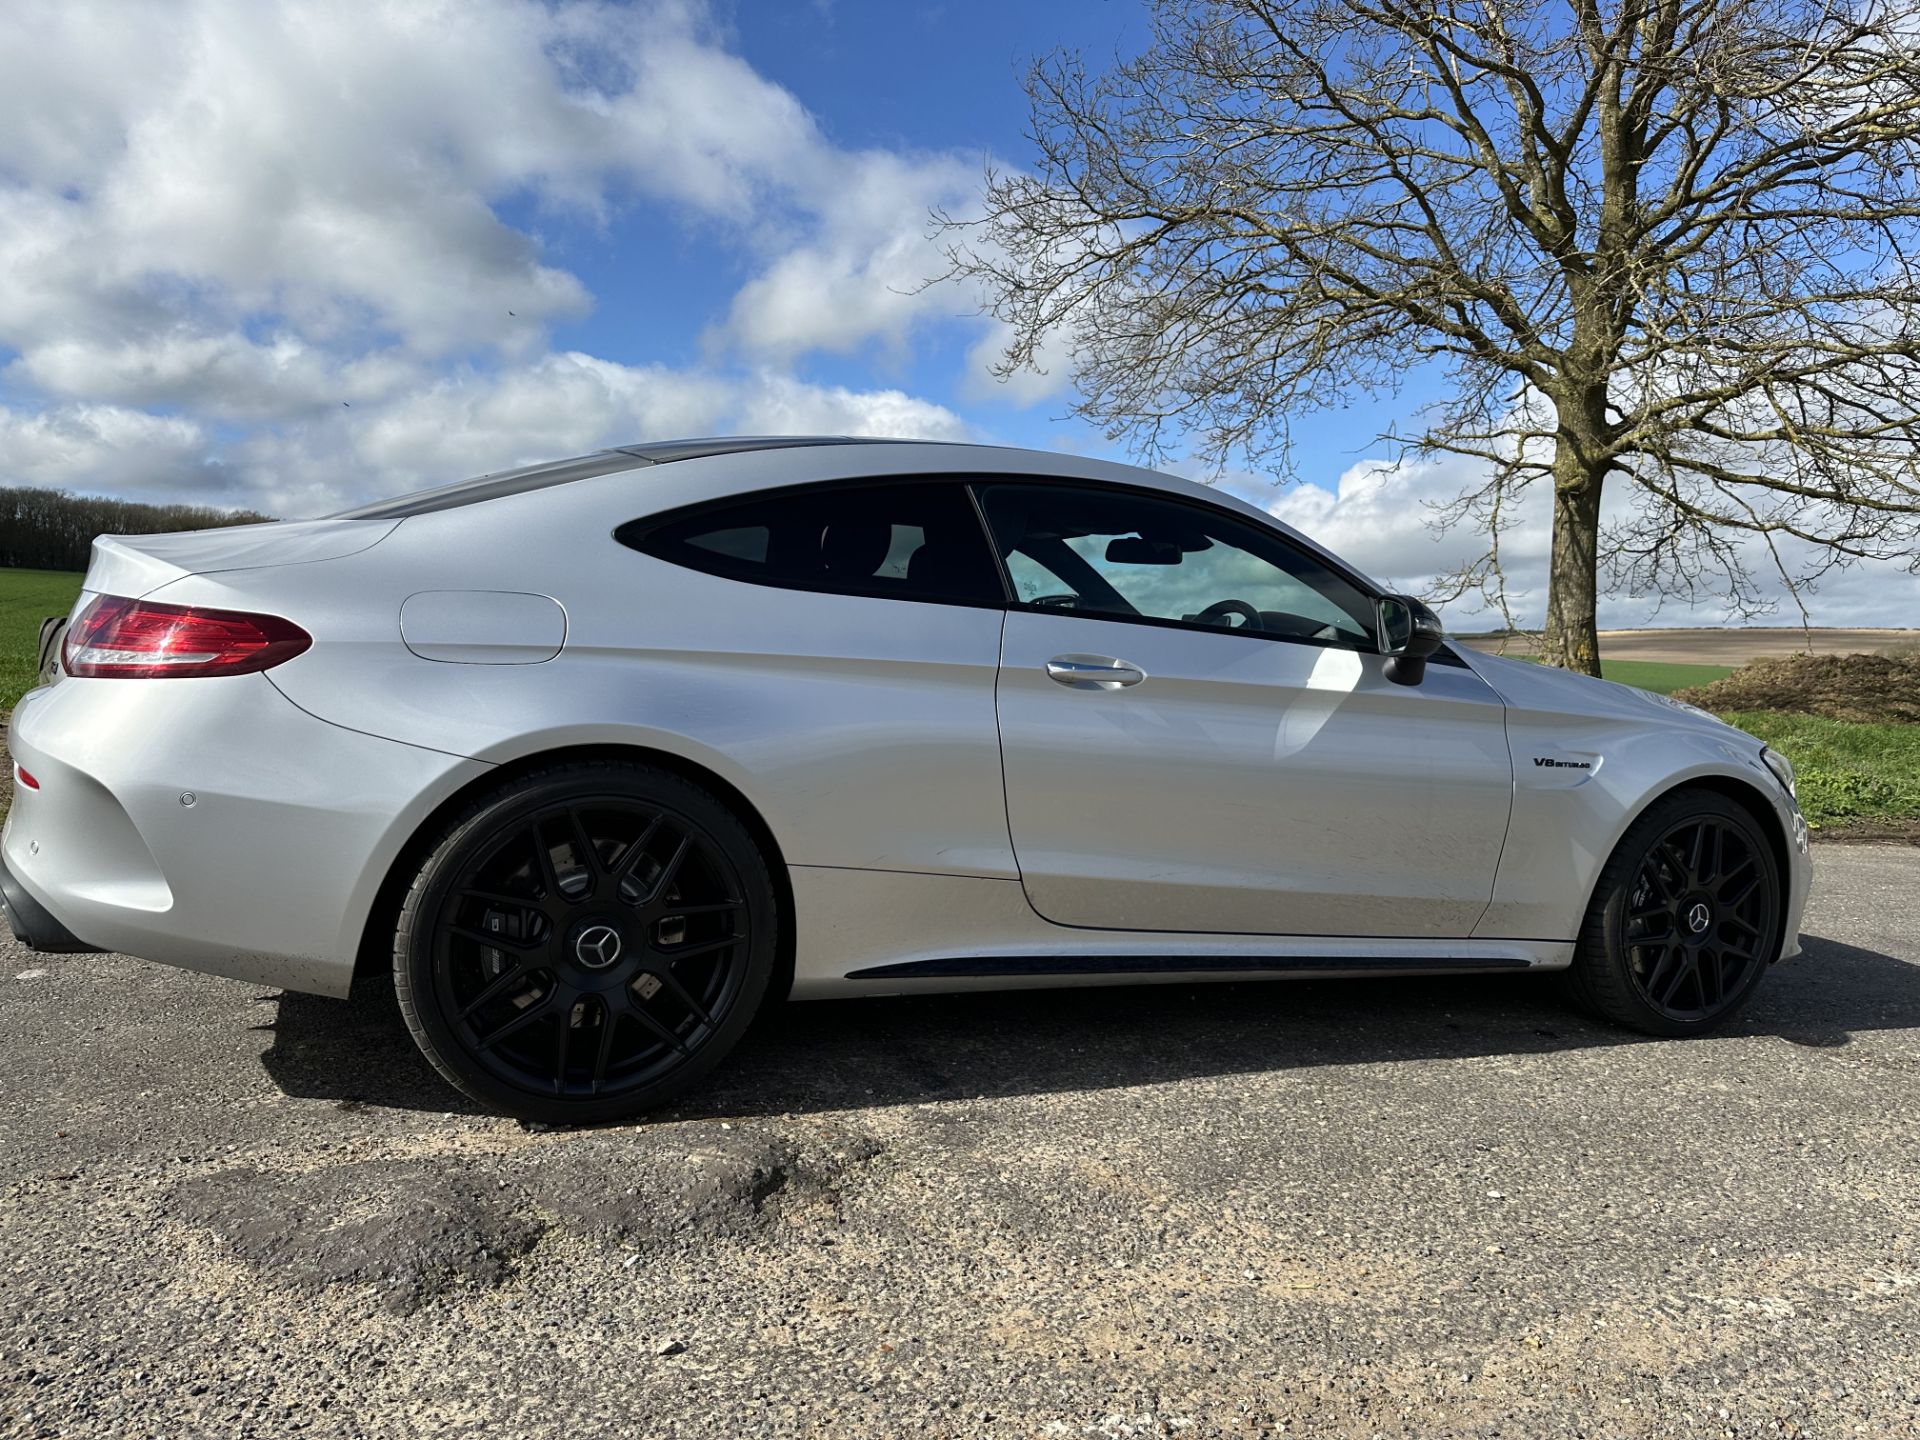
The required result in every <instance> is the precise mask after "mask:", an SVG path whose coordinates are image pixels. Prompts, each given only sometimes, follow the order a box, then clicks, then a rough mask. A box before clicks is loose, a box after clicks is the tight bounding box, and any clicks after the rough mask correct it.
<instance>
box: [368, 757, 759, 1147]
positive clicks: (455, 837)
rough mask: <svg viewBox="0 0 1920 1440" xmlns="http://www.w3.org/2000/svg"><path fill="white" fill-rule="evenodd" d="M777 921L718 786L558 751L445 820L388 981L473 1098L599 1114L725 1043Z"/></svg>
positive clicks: (672, 1088) (745, 1016) (742, 1021)
mask: <svg viewBox="0 0 1920 1440" xmlns="http://www.w3.org/2000/svg"><path fill="white" fill-rule="evenodd" d="M777 923H778V920H777V913H776V907H775V904H774V899H773V888H772V884H771V881H770V879H769V877H768V872H767V867H766V863H765V861H764V859H763V858H762V857H761V856H760V853H759V850H758V848H757V847H756V846H755V845H754V843H753V841H752V838H751V837H750V835H749V834H748V833H747V831H746V830H745V828H744V827H743V826H742V825H741V824H740V822H739V821H738V820H737V819H736V818H735V817H734V816H733V815H732V814H731V812H729V811H728V810H727V809H726V807H725V806H724V805H722V804H721V803H720V802H719V801H718V800H717V799H716V798H715V797H714V796H712V795H710V794H708V793H707V792H706V791H705V790H703V789H701V788H699V787H697V786H694V785H692V784H690V783H689V782H687V781H685V780H682V779H680V778H679V777H677V776H674V775H670V774H667V773H665V772H661V771H658V770H654V769H651V768H650V767H645V766H639V765H624V764H614V763H595V764H587V765H578V766H567V767H564V768H562V769H559V770H557V771H547V772H541V773H539V774H535V775H531V776H528V777H525V778H524V779H523V780H521V781H520V782H518V783H516V784H515V785H513V786H511V787H510V788H508V789H507V790H505V791H503V792H501V793H500V794H498V795H495V796H493V797H491V798H490V799H489V800H487V801H485V802H482V804H481V805H480V806H478V807H477V808H476V810H475V811H473V812H469V814H468V815H466V816H464V817H463V818H462V819H461V820H460V821H458V822H456V824H455V825H454V827H453V829H452V830H451V831H450V832H449V833H448V835H447V836H446V838H445V839H444V840H443V841H442V842H441V844H440V845H439V846H438V847H437V848H436V850H435V852H434V854H433V855H432V856H431V857H430V858H429V859H428V861H427V863H426V865H425V866H423V867H422V870H421V872H420V876H419V878H418V879H417V880H416V882H415V885H414V887H413V892H412V893H411V894H410V895H409V896H408V899H407V903H406V905H405V906H404V907H403V910H402V915H401V923H400V926H399V930H398V933H397V936H396V943H395V951H394V968H395V979H396V987H397V989H398V991H399V994H400V999H401V1006H402V1009H403V1011H404V1012H405V1013H406V1015H407V1019H408V1024H409V1027H410V1028H411V1029H412V1030H413V1033H414V1038H415V1039H416V1040H417V1041H419V1043H420V1045H421V1048H422V1049H423V1050H425V1051H426V1053H427V1056H428V1058H429V1059H430V1060H432V1061H433V1063H434V1064H435V1065H436V1067H438V1068H439V1069H440V1071H441V1073H442V1074H444V1075H445V1076H446V1077H447V1078H448V1079H449V1080H451V1081H452V1082H453V1083H454V1084H456V1085H458V1086H459V1087H460V1088H461V1089H463V1090H465V1091H466V1092H467V1093H468V1094H470V1095H472V1096H474V1098H476V1099H478V1100H481V1101H483V1102H485V1103H486V1104H488V1105H491V1106H494V1107H496V1108H498V1109H502V1110H505V1111H507V1112H509V1113H511V1114H514V1115H518V1116H521V1117H522V1118H526V1119H540V1120H553V1121H561V1122H590V1121H595V1120H603V1119H611V1118H615V1117H618V1116H624V1115H629V1114H633V1113H635V1112H637V1111H640V1110H644V1109H648V1108H651V1107H653V1106H655V1105H658V1104H661V1103H663V1102H664V1101H665V1100H667V1099H670V1098H672V1097H673V1096H675V1095H678V1094H680V1093H681V1092H683V1091H684V1090H685V1089H687V1088H688V1087H689V1086H691V1085H692V1084H693V1083H695V1082H696V1081H697V1080H699V1079H700V1078H701V1077H702V1076H704V1075H705V1074H706V1073H707V1072H708V1071H709V1070H711V1069H712V1067H713V1065H714V1064H715V1063H717V1062H718V1060H719V1059H720V1058H721V1057H722V1056H723V1055H724V1054H725V1053H726V1052H727V1051H728V1050H729V1049H731V1048H732V1046H733V1044H734V1042H735V1041H737V1040H738V1039H739V1037H740V1034H741V1033H742V1032H743V1031H744V1030H745V1029H746V1026H747V1024H748V1023H749V1022H750V1021H751V1019H752V1017H753V1013H754V1011H755V1010H756V1009H757V1008H758V1006H759V1004H760V1001H761V999H762V998H763V996H764V994H765V991H766V988H767V984H768V980H769V978H770V976H771V974H772V971H773V956H774V952H775V945H774V938H775V930H776V927H777Z"/></svg>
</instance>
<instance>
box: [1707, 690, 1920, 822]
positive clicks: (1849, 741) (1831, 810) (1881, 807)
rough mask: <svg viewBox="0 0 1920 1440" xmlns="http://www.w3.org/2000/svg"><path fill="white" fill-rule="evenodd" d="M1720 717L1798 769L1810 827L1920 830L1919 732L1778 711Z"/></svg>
mask: <svg viewBox="0 0 1920 1440" xmlns="http://www.w3.org/2000/svg"><path fill="white" fill-rule="evenodd" d="M1721 718H1722V719H1723V720H1725V721H1726V722H1727V723H1728V724H1730V725H1738V726H1739V727H1740V728H1741V729H1742V730H1745V731H1747V732H1748V733H1749V734H1752V735H1758V736H1759V737H1760V738H1761V739H1762V740H1764V741H1766V742H1767V744H1769V745H1771V746H1772V747H1773V748H1774V749H1775V750H1778V751H1779V752H1780V753H1781V754H1782V755H1784V756H1786V757H1787V759H1789V760H1791V761H1792V762H1793V768H1794V770H1795V772H1796V775H1797V779H1798V782H1799V789H1800V809H1801V811H1802V812H1803V813H1804V814H1805V815H1806V817H1807V821H1808V823H1809V824H1812V825H1814V826H1816V827H1825V828H1838V829H1848V828H1860V827H1861V826H1863V825H1900V826H1905V827H1909V828H1911V827H1913V826H1916V825H1920V725H1861V724H1856V723H1853V722H1850V721H1846V720H1828V719H1825V718H1823V717H1821V716H1818V715H1783V714H1781V713H1780V712H1778V711H1774V710H1749V711H1735V712H1731V713H1729V714H1726V715H1723V716H1721Z"/></svg>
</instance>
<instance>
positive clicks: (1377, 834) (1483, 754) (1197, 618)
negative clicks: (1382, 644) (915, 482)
mask: <svg viewBox="0 0 1920 1440" xmlns="http://www.w3.org/2000/svg"><path fill="white" fill-rule="evenodd" d="M976 493H977V494H978V496H979V499H980V501H981V505H982V508H983V510H984V512H985V514H986V516H987V518H988V521H989V525H990V527H991V529H992V531H993V535H994V542H995V546H996V548H997V549H998V551H999V553H1000V555H1001V557H1002V559H1003V561H1004V562H1005V565H1006V568H1007V573H1008V579H1009V580H1010V582H1011V583H1012V587H1013V591H1014V603H1013V605H1012V608H1011V612H1010V613H1009V615H1008V617H1007V624H1006V627H1005V631H1004V636H1003V639H1002V645H1001V657H1000V681H999V689H998V701H997V703H998V711H999V717H1000V742H1001V752H1002V757H1003V761H1004V765H1005V771H1006V786H1007V814H1008V821H1009V827H1010V829H1011V832H1012V836H1013V845H1014V852H1015V855H1016V857H1017V859H1018V861H1019V865H1020V873H1021V877H1022V880H1023V882H1024V884H1025V886H1026V888H1027V893H1028V896H1029V898H1030V899H1031V901H1032V903H1033V906H1034V908H1035V909H1036V910H1037V911H1038V912H1039V913H1040V914H1041V915H1043V916H1045V917H1046V918H1047V919H1049V920H1051V921H1054V922H1056V923H1058V924H1063V925H1076V926H1097V927H1105V928H1115V929H1127V930H1171V931H1209V932H1226V933H1241V934H1288V935H1344V936H1367V935H1380V936H1451V937H1465V936H1467V935H1469V934H1470V933H1471V932H1472V930H1473V926H1474V922H1475V921H1476V920H1477V919H1478V918H1479V917H1480V915H1481V913H1482V912H1483V911H1484V910H1485V909H1486V906H1487V903H1488V899H1489V897H1490V895H1491V892H1492V887H1493V878H1494V871H1495V868H1496V866H1497V863H1498V860H1499V856H1500V847H1501V843H1502V840H1503V838H1504V836H1505V833H1506V826H1507V819H1508V812H1509V809H1510V801H1511V791H1512V766H1511V763H1510V760H1509V756H1508V752H1507V744H1506V736H1505V725H1504V717H1503V714H1502V708H1501V703H1500V700H1499V698H1498V697H1497V696H1496V695H1495V694H1494V693H1493V691H1492V690H1491V689H1489V688H1488V686H1487V685H1486V684H1485V683H1484V682H1483V681H1481V680H1480V679H1479V677H1478V676H1476V675H1475V674H1474V673H1473V672H1472V671H1471V670H1469V669H1467V668H1465V666H1463V665H1461V664H1459V662H1457V661H1452V659H1451V657H1450V656H1442V657H1436V663H1432V664H1430V665H1429V666H1428V667H1427V671H1426V676H1425V679H1424V681H1423V682H1422V683H1421V684H1419V685H1403V684H1397V683H1395V682H1394V681H1392V680H1390V679H1388V678H1387V676H1386V674H1385V673H1384V664H1385V661H1384V658H1383V657H1382V656H1381V655H1380V654H1379V653H1378V647H1377V644H1376V641H1375V630H1374V622H1373V616H1374V611H1373V598H1372V597H1371V596H1369V595H1367V594H1365V593H1364V592H1362V591H1361V590H1360V589H1359V588H1358V586H1357V585H1356V584H1354V583H1353V582H1352V581H1350V580H1348V579H1347V578H1345V577H1344V576H1342V575H1340V574H1339V573H1337V572H1336V571H1335V570H1334V569H1333V568H1331V567H1330V566H1329V565H1327V564H1326V563H1325V562H1324V561H1322V560H1320V559H1319V558H1318V557H1316V556H1314V555H1313V554H1312V553H1311V552H1309V551H1307V550H1305V549H1303V548H1301V547H1298V546H1295V545H1293V544H1292V543H1290V542H1289V541H1288V540H1287V538H1286V537H1285V536H1284V535H1282V534H1281V533H1279V532H1278V531H1276V530H1270V529H1268V528H1267V527H1264V526H1261V525H1259V524H1257V523H1255V522H1252V521H1250V520H1243V519H1241V518H1239V517H1237V516H1235V515H1233V514H1232V513H1231V512H1229V511H1227V510H1225V509H1224V508H1215V507H1213V506H1210V505H1205V504H1197V503H1188V502H1186V501H1184V500H1180V499H1177V498H1173V497H1167V496H1161V495H1156V494H1152V493H1149V492H1145V491H1133V490H1128V489H1124V488H1118V487H1111V486H1079V485H1066V484H1059V483H1054V482H1041V481H1010V482H1007V483H987V484H982V485H981V486H979V487H978V489H977V492H976ZM1449 661H1451V663H1448V662H1449Z"/></svg>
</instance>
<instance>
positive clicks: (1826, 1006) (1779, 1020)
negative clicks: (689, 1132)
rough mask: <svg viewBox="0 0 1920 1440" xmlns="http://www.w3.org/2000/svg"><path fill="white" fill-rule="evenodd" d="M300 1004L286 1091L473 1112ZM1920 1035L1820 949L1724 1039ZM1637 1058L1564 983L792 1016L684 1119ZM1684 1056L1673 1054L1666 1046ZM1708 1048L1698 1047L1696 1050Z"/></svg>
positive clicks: (1282, 988)
mask: <svg viewBox="0 0 1920 1440" xmlns="http://www.w3.org/2000/svg"><path fill="white" fill-rule="evenodd" d="M366 988H367V989H368V990H369V991H370V992H371V993H368V994H365V995H356V998H355V999H354V1000H353V1001H351V1002H348V1001H339V1000H327V999H322V998H320V997H317V996H312V995H296V994H292V993H287V994H283V995H281V996H280V997H279V998H278V1000H277V1001H267V1002H265V1003H268V1004H277V1005H278V1011H279V1013H278V1016H277V1018H276V1019H275V1021H274V1023H273V1024H272V1026H271V1027H270V1028H271V1029H272V1031H273V1043H272V1045H271V1046H270V1047H269V1048H268V1049H267V1051H266V1052H265V1054H264V1055H263V1056H262V1063H263V1064H265V1066H266V1068H267V1072H268V1074H269V1075H270V1076H271V1077H272V1078H273V1081H274V1083H275V1084H277V1085H278V1086H279V1087H280V1088H281V1089H282V1090H284V1091H285V1092H286V1093H287V1094H289V1095H293V1096H297V1097H301V1098H318V1099H330V1100H335V1101H338V1102H342V1103H346V1104H366V1105H377V1106H391V1107H396V1108H400V1109H412V1110H439V1111H452V1112H456V1113H463V1114H464V1113H478V1107H476V1106H474V1105H473V1104H472V1102H470V1101H468V1100H467V1099H466V1098H465V1097H464V1096H462V1095H460V1094H458V1093H456V1092H455V1091H454V1090H453V1089H452V1087H451V1086H449V1085H447V1084H446V1083H445V1082H444V1081H442V1080H441V1079H440V1077H439V1076H438V1075H437V1074H435V1073H434V1071H433V1070H432V1069H431V1068H430V1067H429V1066H428V1065H427V1063H426V1061H425V1060H424V1059H422V1058H421V1056H420V1054H419V1052H418V1051H417V1050H415V1049H414V1046H413V1043H412V1041H411V1040H410V1039H409V1037H408V1035H407V1032H406V1029H405V1028H404V1026H403V1025H402V1024H401V1021H400V1018H399V1014H398V1012H397V1010H396V1009H395V1008H394V1006H393V996H392V992H391V990H390V989H388V990H387V991H386V993H385V994H384V995H382V994H380V993H379V991H378V988H377V987H372V986H369V987H366ZM1912 1028H1920V966H1915V965H1911V964H1908V963H1906V962H1904V961H1901V960H1899V959H1896V958H1894V957H1893V956H1890V955H1883V954H1881V953H1879V952H1878V951H1873V950H1864V949H1860V948H1858V947H1856V946H1852V945H1843V944H1841V943H1839V942H1838V941H1833V940H1822V939H1818V938H1812V937H1809V938H1808V939H1807V941H1806V953H1805V954H1804V955H1802V956H1800V957H1799V958H1797V959H1794V960H1789V961H1785V962H1783V963H1782V964H1781V965H1779V966H1778V967H1777V968H1776V969H1775V971H1774V972H1773V973H1772V974H1771V975H1769V976H1768V977H1767V979H1766V981H1765V983H1764V984H1763V985H1762V987H1761V990H1760V993H1759V995H1758V996H1757V997H1756V998H1755V1000H1754V1002H1753V1003H1752V1004H1751V1005H1750V1006H1749V1007H1748V1008H1747V1010H1746V1011H1745V1012H1744V1013H1743V1014H1742V1015H1741V1016H1740V1017H1739V1018H1738V1019H1737V1020H1735V1021H1734V1023H1733V1024H1732V1025H1730V1026H1729V1027H1727V1029H1725V1030H1723V1031H1720V1032H1718V1033H1717V1035H1716V1036H1715V1037H1713V1038H1724V1037H1733V1036H1753V1035H1771V1036H1775V1037H1777V1038H1779V1039H1781V1040H1783V1041H1786V1042H1788V1043H1790V1044H1794V1045H1807V1046H1815V1047H1821V1048H1831V1047H1837V1046H1842V1045H1845V1044H1847V1043H1848V1042H1849V1041H1850V1040H1851V1039H1852V1038H1853V1036H1854V1035H1855V1034H1858V1033H1860V1032H1862V1031H1874V1030H1899V1029H1912ZM1635 1043H1642V1037H1640V1036H1637V1035H1631V1034H1627V1033H1625V1032H1622V1031H1618V1030H1614V1029H1610V1028H1607V1027H1604V1026H1600V1025H1596V1024H1594V1023H1592V1022H1590V1021H1587V1020H1585V1019H1583V1018H1581V1017H1580V1016H1578V1015H1576V1014H1574V1013H1573V1012H1571V1011H1570V1010H1568V1009H1567V1008H1566V1007H1565V1006H1564V1005H1563V1004H1562V1003H1561V1001H1560V997H1559V992H1558V986H1557V984H1556V982H1555V977H1553V976H1550V975H1533V976H1458V977H1433V978H1426V979H1368V980H1343V981H1274V982H1266V983H1258V984H1236V985H1212V986H1144V987H1137V988H1131V989H1126V988H1118V989H1083V990H1054V991H1024V992H1013V993H1008V994H1001V995H927V996H915V997H901V998H890V999H883V1000H846V1001H816V1002H812V1003H808V1004H802V1005H787V1006H784V1007H782V1008H781V1009H780V1010H779V1011H777V1012H776V1013H775V1014H773V1015H772V1016H770V1017H768V1018H767V1019H766V1020H765V1021H764V1022H763V1023H762V1024H761V1025H760V1026H759V1027H757V1029H756V1031H755V1033H754V1034H752V1035H751V1036H749V1038H748V1039H747V1041H746V1042H744V1043H743V1044H742V1046H741V1048H740V1050H739V1051H738V1052H736V1054H735V1055H734V1056H733V1057H732V1058H731V1059H730V1060H729V1061H728V1062H727V1064H726V1065H724V1066H723V1067H722V1069H721V1072H720V1074H719V1076H717V1077H716V1078H715V1080H714V1081H713V1082H711V1083H710V1084H709V1085H708V1086H707V1088H706V1089H704V1090H703V1091H701V1092H700V1093H698V1094H696V1095H694V1096H692V1097H690V1098H689V1099H688V1100H687V1101H686V1102H684V1103H682V1104H681V1105H679V1106H677V1107H675V1108H674V1110H673V1111H672V1112H671V1114H673V1115H674V1116H677V1117H681V1118H685V1117H688V1116H700V1115H752V1114H782V1113H787V1112H810V1111H826V1110H842V1109H850V1108H858V1107H863V1106H874V1105H901V1104H915V1103H920V1102H924V1101H930V1100H951V1099H972V1098H976V1097H982V1098H991V1097H996V1096H1012V1095H1030V1094H1050V1093H1055V1092H1061V1091H1075V1090H1099V1089H1107V1088H1111V1087H1115V1086H1123V1085H1142V1084H1153V1083H1158V1082H1165V1081H1169V1080H1183V1079H1192V1078H1202V1077H1207V1076H1216V1075H1238V1074H1248V1073H1260V1072H1267V1071H1279V1070H1288V1069H1296V1068H1301V1067H1308V1066H1320V1065H1350V1064H1372V1063H1380V1062H1387V1061H1397V1060H1433V1059H1459V1058H1466V1057H1475V1056H1486V1055H1527V1054H1541V1053H1546V1052H1552V1051H1558V1050H1569V1049H1585V1048H1590V1047H1594V1046H1602V1045H1622V1044H1635ZM1658 1043H1674V1042H1658ZM1696 1043H1697V1042H1696Z"/></svg>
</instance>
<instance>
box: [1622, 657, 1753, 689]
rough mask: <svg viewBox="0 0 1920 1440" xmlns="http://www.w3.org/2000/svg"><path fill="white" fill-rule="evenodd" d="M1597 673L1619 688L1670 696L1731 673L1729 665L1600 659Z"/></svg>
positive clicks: (1709, 683)
mask: <svg viewBox="0 0 1920 1440" xmlns="http://www.w3.org/2000/svg"><path fill="white" fill-rule="evenodd" d="M1600 673H1601V674H1602V675H1604V676H1606V678H1607V679H1609V680H1618V681H1619V682H1620V683H1621V684H1622V685H1633V686H1636V687H1638V688H1639V689H1641V690H1652V691H1656V692H1657V693H1659V694H1661V695H1671V694H1672V693H1673V692H1674V691H1676V690H1684V689H1686V688H1687V687H1688V686H1689V685H1711V684H1712V683H1713V682H1714V681H1716V680H1720V679H1724V678H1725V677H1726V676H1728V675H1731V674H1732V673H1733V666H1731V665H1676V664H1674V663H1672V662H1671V661H1667V660H1602V661H1601V662H1600Z"/></svg>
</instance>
